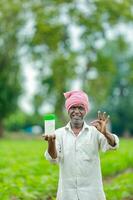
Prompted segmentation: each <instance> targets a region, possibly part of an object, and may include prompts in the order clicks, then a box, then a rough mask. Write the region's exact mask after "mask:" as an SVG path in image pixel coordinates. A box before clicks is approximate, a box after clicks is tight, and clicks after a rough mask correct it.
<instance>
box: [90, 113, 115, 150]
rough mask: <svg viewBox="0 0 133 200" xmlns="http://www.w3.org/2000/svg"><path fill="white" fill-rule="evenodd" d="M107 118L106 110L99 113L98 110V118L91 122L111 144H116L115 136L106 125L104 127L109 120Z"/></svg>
mask: <svg viewBox="0 0 133 200" xmlns="http://www.w3.org/2000/svg"><path fill="white" fill-rule="evenodd" d="M109 118H110V116H109V115H106V112H104V113H101V112H100V111H98V119H97V120H95V121H93V122H91V124H92V125H93V126H95V127H96V128H97V130H98V131H100V132H101V133H102V134H103V135H104V136H105V137H106V138H107V141H108V143H109V144H110V145H111V146H115V145H116V143H115V138H114V136H113V135H112V133H110V132H109V131H108V130H107V127H106V125H107V123H108V121H109Z"/></svg>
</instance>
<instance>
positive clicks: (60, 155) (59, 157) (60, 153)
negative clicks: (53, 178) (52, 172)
mask: <svg viewBox="0 0 133 200" xmlns="http://www.w3.org/2000/svg"><path fill="white" fill-rule="evenodd" d="M56 150H57V158H55V159H53V158H52V157H51V156H50V154H49V153H48V150H46V151H45V153H44V157H45V158H46V160H48V161H50V162H51V163H53V164H56V163H60V162H61V160H62V159H63V151H62V145H61V139H60V137H59V136H58V135H57V134H56Z"/></svg>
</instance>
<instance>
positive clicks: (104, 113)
mask: <svg viewBox="0 0 133 200" xmlns="http://www.w3.org/2000/svg"><path fill="white" fill-rule="evenodd" d="M106 118H107V116H106V112H103V120H104V121H105V120H106Z"/></svg>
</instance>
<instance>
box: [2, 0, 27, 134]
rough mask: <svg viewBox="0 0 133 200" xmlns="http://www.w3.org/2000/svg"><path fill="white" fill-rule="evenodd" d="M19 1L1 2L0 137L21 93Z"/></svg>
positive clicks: (20, 19) (20, 21)
mask: <svg viewBox="0 0 133 200" xmlns="http://www.w3.org/2000/svg"><path fill="white" fill-rule="evenodd" d="M21 6H22V4H21V3H20V2H19V1H15V2H13V1H6V2H5V1H1V2H0V7H1V11H0V49H1V51H0V137H2V136H3V121H4V119H5V118H6V117H7V116H8V115H9V114H10V113H12V112H14V111H15V109H16V107H17V99H18V96H19V95H20V93H21V86H20V81H21V78H20V63H19V53H18V52H19V31H20V28H21V26H22V24H23V19H22V16H21V14H22V13H21Z"/></svg>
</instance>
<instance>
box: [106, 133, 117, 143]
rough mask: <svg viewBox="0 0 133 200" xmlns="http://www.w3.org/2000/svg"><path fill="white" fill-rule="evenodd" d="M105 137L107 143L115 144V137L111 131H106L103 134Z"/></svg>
mask: <svg viewBox="0 0 133 200" xmlns="http://www.w3.org/2000/svg"><path fill="white" fill-rule="evenodd" d="M105 137H106V139H107V141H108V143H109V144H110V145H111V146H115V145H116V143H115V137H114V136H113V134H112V133H110V132H107V133H106V134H105Z"/></svg>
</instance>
